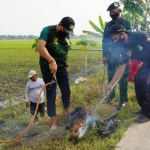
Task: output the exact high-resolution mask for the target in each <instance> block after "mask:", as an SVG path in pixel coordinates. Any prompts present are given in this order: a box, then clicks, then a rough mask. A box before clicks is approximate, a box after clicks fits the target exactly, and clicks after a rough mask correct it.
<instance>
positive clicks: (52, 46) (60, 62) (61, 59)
mask: <svg viewBox="0 0 150 150" xmlns="http://www.w3.org/2000/svg"><path fill="white" fill-rule="evenodd" d="M39 40H44V41H46V42H47V44H46V48H47V50H48V52H49V54H50V55H51V56H52V57H53V58H54V59H55V61H56V63H57V66H58V69H57V71H61V70H63V69H64V68H65V67H66V60H67V54H68V51H69V45H68V42H67V39H66V38H65V39H63V38H60V37H59V35H58V33H57V32H56V25H54V26H48V27H45V28H43V30H42V32H41V34H40V37H39ZM40 66H42V67H49V63H48V62H47V60H46V59H44V58H43V57H41V56H40Z"/></svg>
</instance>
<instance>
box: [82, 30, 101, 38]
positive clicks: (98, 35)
mask: <svg viewBox="0 0 150 150" xmlns="http://www.w3.org/2000/svg"><path fill="white" fill-rule="evenodd" d="M82 33H84V34H88V35H91V36H95V37H102V35H100V34H98V33H94V32H92V31H86V30H82Z"/></svg>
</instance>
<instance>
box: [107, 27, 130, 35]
mask: <svg viewBox="0 0 150 150" xmlns="http://www.w3.org/2000/svg"><path fill="white" fill-rule="evenodd" d="M120 32H129V30H126V29H125V28H124V26H123V25H120V24H116V25H113V26H112V27H111V28H110V29H109V34H110V35H111V36H112V35H114V34H117V33H120Z"/></svg>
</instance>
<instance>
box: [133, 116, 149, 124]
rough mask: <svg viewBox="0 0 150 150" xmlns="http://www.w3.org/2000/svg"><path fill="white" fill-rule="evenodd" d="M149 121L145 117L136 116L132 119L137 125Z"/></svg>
mask: <svg viewBox="0 0 150 150" xmlns="http://www.w3.org/2000/svg"><path fill="white" fill-rule="evenodd" d="M149 120H150V119H149V118H148V117H147V116H145V115H140V116H138V117H137V118H135V119H134V122H137V123H143V122H147V121H149Z"/></svg>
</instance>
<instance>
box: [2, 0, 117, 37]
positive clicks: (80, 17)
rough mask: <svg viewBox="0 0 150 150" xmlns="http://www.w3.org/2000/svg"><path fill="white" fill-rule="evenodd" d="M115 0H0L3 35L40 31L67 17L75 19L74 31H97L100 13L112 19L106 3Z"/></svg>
mask: <svg viewBox="0 0 150 150" xmlns="http://www.w3.org/2000/svg"><path fill="white" fill-rule="evenodd" d="M112 2H114V0H0V14H1V15H0V16H1V21H0V35H8V34H10V35H29V34H33V35H37V36H39V34H40V32H41V30H42V28H43V27H45V26H48V25H55V24H58V23H59V21H60V20H61V19H62V18H63V17H65V16H70V17H72V18H73V19H74V20H75V23H76V25H75V29H74V33H75V35H80V34H82V30H90V31H94V30H93V29H92V27H91V26H90V25H89V23H88V21H89V20H92V21H93V22H94V23H95V24H97V25H98V26H99V22H98V16H99V15H101V16H102V18H103V19H104V20H105V21H109V20H110V17H109V13H108V12H107V7H108V5H109V4H111V3H112Z"/></svg>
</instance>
